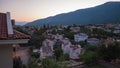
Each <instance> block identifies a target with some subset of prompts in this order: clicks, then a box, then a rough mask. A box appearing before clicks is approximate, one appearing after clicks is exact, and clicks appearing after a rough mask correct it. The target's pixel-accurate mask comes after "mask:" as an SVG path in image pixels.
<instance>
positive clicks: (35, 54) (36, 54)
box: [31, 52, 40, 58]
mask: <svg viewBox="0 0 120 68" xmlns="http://www.w3.org/2000/svg"><path fill="white" fill-rule="evenodd" d="M31 56H32V57H34V58H39V57H40V54H39V53H34V52H32V53H31Z"/></svg>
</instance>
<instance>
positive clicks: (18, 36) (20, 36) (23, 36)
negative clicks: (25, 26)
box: [13, 30, 30, 39]
mask: <svg viewBox="0 0 120 68" xmlns="http://www.w3.org/2000/svg"><path fill="white" fill-rule="evenodd" d="M13 32H14V35H13V38H14V39H28V38H30V36H29V35H26V34H24V33H21V32H19V31H16V30H14V31H13Z"/></svg>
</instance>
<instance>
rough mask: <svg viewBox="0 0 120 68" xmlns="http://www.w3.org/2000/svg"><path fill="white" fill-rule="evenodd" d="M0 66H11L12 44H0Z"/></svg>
mask: <svg viewBox="0 0 120 68" xmlns="http://www.w3.org/2000/svg"><path fill="white" fill-rule="evenodd" d="M0 68H13V59H12V45H0Z"/></svg>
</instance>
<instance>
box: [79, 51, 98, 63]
mask: <svg viewBox="0 0 120 68" xmlns="http://www.w3.org/2000/svg"><path fill="white" fill-rule="evenodd" d="M80 60H81V61H83V62H84V63H85V64H93V63H96V61H97V54H96V52H93V51H87V52H85V53H84V54H83V55H81V56H80Z"/></svg>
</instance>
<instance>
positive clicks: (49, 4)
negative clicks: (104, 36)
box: [0, 0, 120, 22]
mask: <svg viewBox="0 0 120 68" xmlns="http://www.w3.org/2000/svg"><path fill="white" fill-rule="evenodd" d="M108 1H120V0H0V12H3V13H6V12H10V13H11V18H12V19H15V20H16V21H18V22H31V21H34V20H36V19H42V18H46V17H49V16H54V15H57V14H60V13H67V12H71V11H75V10H78V9H84V8H89V7H94V6H97V5H100V4H103V3H105V2H108Z"/></svg>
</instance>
